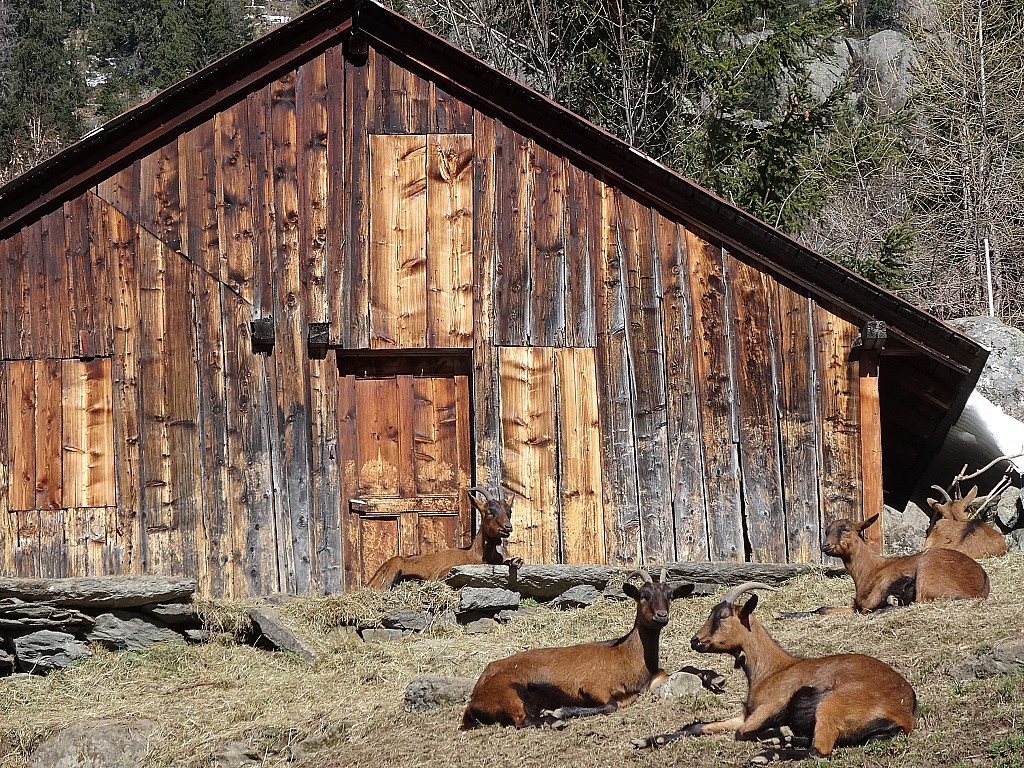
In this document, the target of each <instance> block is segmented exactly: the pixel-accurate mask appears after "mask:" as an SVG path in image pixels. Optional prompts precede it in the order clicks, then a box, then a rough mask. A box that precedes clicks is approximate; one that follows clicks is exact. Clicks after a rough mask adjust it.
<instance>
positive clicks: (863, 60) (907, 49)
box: [847, 29, 916, 115]
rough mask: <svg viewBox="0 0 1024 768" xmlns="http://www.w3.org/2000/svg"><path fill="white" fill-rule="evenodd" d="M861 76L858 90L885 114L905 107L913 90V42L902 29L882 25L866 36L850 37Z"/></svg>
mask: <svg viewBox="0 0 1024 768" xmlns="http://www.w3.org/2000/svg"><path fill="white" fill-rule="evenodd" d="M847 42H848V44H849V46H850V51H851V53H852V55H853V59H854V62H855V63H856V64H857V65H859V71H860V78H859V82H858V83H857V84H856V90H857V91H859V92H860V93H862V94H863V95H864V98H866V99H868V100H869V101H870V102H871V103H872V104H874V105H875V106H876V108H877V109H878V110H879V112H881V113H882V114H883V115H886V114H895V113H897V112H899V111H901V110H902V109H903V108H904V107H906V105H907V102H908V101H909V100H910V95H911V94H912V93H913V90H914V75H913V72H914V68H915V66H916V62H915V57H914V43H913V41H912V40H911V39H910V38H909V37H907V36H906V35H905V34H903V33H902V32H897V31H896V30H894V29H883V30H882V31H880V32H876V33H875V34H873V35H871V37H869V38H868V39H867V40H852V39H851V40H849V41H847Z"/></svg>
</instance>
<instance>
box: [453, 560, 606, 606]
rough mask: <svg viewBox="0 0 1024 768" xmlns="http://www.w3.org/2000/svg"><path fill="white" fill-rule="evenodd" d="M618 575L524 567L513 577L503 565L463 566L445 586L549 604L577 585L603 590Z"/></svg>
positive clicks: (585, 568) (595, 568)
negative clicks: (485, 589) (488, 589)
mask: <svg viewBox="0 0 1024 768" xmlns="http://www.w3.org/2000/svg"><path fill="white" fill-rule="evenodd" d="M615 571H616V569H615V568H612V567H610V566H605V565H524V566H522V567H521V568H519V569H518V570H516V571H515V572H514V573H512V574H510V573H509V569H508V567H506V566H504V565H460V566H458V567H456V568H452V570H451V571H450V572H449V573H448V576H447V577H445V582H446V583H447V584H448V585H449V586H450V587H452V588H454V589H464V588H465V587H492V588H502V589H508V590H512V591H515V592H518V593H520V594H521V595H523V596H524V597H532V598H534V599H535V600H550V599H551V598H553V597H558V596H559V595H560V594H562V593H563V592H565V591H566V590H567V589H569V588H571V587H574V586H576V585H577V584H589V585H591V586H592V587H596V588H597V589H604V587H605V585H606V584H607V583H608V580H609V579H610V578H611V576H612V574H613V573H615Z"/></svg>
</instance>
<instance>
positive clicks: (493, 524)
mask: <svg viewBox="0 0 1024 768" xmlns="http://www.w3.org/2000/svg"><path fill="white" fill-rule="evenodd" d="M466 493H467V494H468V495H469V501H470V503H471V504H472V505H473V507H474V508H475V509H476V511H477V512H479V513H480V528H479V530H477V532H476V536H475V537H474V538H473V543H472V544H470V545H469V546H468V547H462V548H460V549H442V550H440V551H438V552H430V553H429V554H425V555H409V556H404V555H396V556H395V557H392V558H391V559H390V560H388V561H386V562H385V563H384V564H383V565H381V567H380V568H378V569H377V570H376V572H375V573H374V574H373V576H371V577H370V580H369V581H368V582H367V583H366V586H368V587H376V588H377V589H391V588H392V587H393V586H395V585H396V584H398V583H399V582H400V581H405V580H409V579H418V580H420V581H426V580H427V579H440V578H441V577H442V576H444V575H445V574H446V573H448V571H450V570H451V569H452V568H454V567H455V566H457V565H483V564H490V565H503V564H507V565H512V566H519V565H522V560H520V559H519V558H513V559H511V560H506V559H505V556H504V555H503V554H502V553H501V551H500V547H501V545H502V544H504V543H505V540H506V539H508V537H509V535H510V534H511V533H512V505H511V504H510V503H509V502H507V501H505V499H503V498H493V497H491V496H490V495H488V494H487V493H486V492H485V491H484V490H483V489H481V488H468V489H467V490H466Z"/></svg>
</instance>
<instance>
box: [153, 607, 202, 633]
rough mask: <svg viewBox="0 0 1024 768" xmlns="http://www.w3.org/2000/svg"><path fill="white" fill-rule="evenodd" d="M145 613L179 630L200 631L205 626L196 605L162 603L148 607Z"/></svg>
mask: <svg viewBox="0 0 1024 768" xmlns="http://www.w3.org/2000/svg"><path fill="white" fill-rule="evenodd" d="M144 612H145V613H146V615H148V616H152V617H153V618H155V619H157V620H159V621H161V622H163V623H164V624H166V625H167V626H170V627H177V628H178V629H184V628H186V627H187V628H188V629H199V627H201V626H202V625H203V622H202V620H201V619H200V618H199V614H198V613H196V606H195V604H194V603H161V604H159V605H154V606H147V607H146V608H145V609H144Z"/></svg>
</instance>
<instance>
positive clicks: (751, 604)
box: [740, 593, 757, 629]
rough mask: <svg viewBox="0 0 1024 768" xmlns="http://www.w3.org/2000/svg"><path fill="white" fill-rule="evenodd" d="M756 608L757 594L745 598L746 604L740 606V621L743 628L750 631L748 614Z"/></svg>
mask: <svg viewBox="0 0 1024 768" xmlns="http://www.w3.org/2000/svg"><path fill="white" fill-rule="evenodd" d="M755 608H757V593H754V594H752V595H751V596H750V597H749V598H747V602H745V603H744V604H743V605H741V606H740V621H741V622H742V623H743V626H744V627H746V628H747V629H750V614H752V613H753V612H754V609H755Z"/></svg>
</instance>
